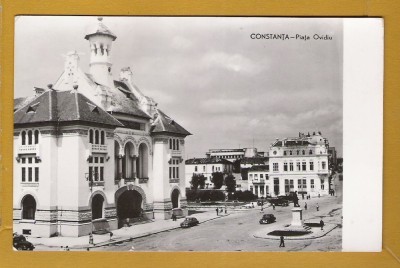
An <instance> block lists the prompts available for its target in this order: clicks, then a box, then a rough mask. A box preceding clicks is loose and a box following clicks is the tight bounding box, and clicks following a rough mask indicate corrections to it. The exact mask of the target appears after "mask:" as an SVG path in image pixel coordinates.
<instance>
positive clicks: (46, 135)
mask: <svg viewBox="0 0 400 268" xmlns="http://www.w3.org/2000/svg"><path fill="white" fill-rule="evenodd" d="M96 27H97V28H96V29H95V30H94V31H93V32H91V33H89V34H88V35H86V36H85V39H87V40H88V41H89V48H90V51H91V53H90V68H89V69H90V74H85V73H84V72H83V71H82V70H81V69H80V68H79V56H78V54H77V53H76V52H71V53H69V54H68V55H67V57H66V63H65V66H64V72H63V73H62V75H61V76H60V77H59V79H58V80H57V82H56V83H55V85H54V87H52V86H49V89H48V90H37V91H39V93H40V94H38V95H37V96H36V97H35V98H26V100H25V102H24V101H22V104H20V105H17V100H16V106H18V107H16V108H15V113H14V201H13V202H14V204H13V205H14V231H15V232H18V233H24V234H27V235H32V236H40V237H49V236H54V235H60V236H82V235H87V234H89V233H91V232H92V231H100V230H114V229H117V228H119V227H121V226H123V224H124V223H126V222H127V221H129V222H132V221H135V220H140V219H152V218H162V219H170V215H171V209H172V208H181V209H182V213H183V214H185V213H186V212H187V211H186V196H185V195H186V194H185V186H186V185H185V164H184V163H183V156H184V155H185V137H186V136H187V135H190V133H189V132H187V131H186V130H185V129H183V128H182V127H181V126H179V125H178V124H177V123H176V122H175V121H174V120H172V119H171V118H169V117H168V116H167V115H165V114H164V113H163V112H162V111H160V110H159V109H158V108H157V104H156V103H155V102H154V100H152V99H151V98H148V97H147V96H145V95H144V94H143V93H142V92H141V91H140V90H139V89H138V88H137V87H136V86H135V85H134V84H133V81H132V80H133V79H132V73H131V72H130V69H129V68H124V69H123V70H122V71H121V79H120V80H119V81H114V80H113V78H112V75H111V74H112V73H111V67H112V63H111V47H112V43H113V41H114V40H115V39H116V36H115V35H113V34H112V33H111V31H109V30H108V28H107V27H106V26H105V25H104V24H103V23H102V21H101V20H99V22H98V25H97V26H96ZM28 100H29V101H28ZM117 120H118V121H117Z"/></svg>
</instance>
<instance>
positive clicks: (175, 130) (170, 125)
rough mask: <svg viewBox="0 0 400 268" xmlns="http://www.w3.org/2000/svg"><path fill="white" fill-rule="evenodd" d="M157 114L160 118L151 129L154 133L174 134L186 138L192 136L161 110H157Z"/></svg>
mask: <svg viewBox="0 0 400 268" xmlns="http://www.w3.org/2000/svg"><path fill="white" fill-rule="evenodd" d="M157 112H158V116H157V118H156V119H155V121H154V123H153V125H152V127H151V132H152V133H172V134H179V135H184V136H188V135H192V134H191V133H190V132H188V131H187V130H186V129H184V128H183V127H182V126H181V125H179V124H178V123H177V122H175V120H173V119H172V118H170V117H169V116H168V115H166V114H165V113H163V112H162V111H161V110H157Z"/></svg>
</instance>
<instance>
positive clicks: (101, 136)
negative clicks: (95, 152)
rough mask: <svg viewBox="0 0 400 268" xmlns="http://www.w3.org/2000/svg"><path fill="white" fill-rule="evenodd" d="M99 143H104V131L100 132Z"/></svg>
mask: <svg viewBox="0 0 400 268" xmlns="http://www.w3.org/2000/svg"><path fill="white" fill-rule="evenodd" d="M100 144H103V145H104V131H101V132H100Z"/></svg>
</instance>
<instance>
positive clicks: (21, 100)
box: [14, 96, 35, 112]
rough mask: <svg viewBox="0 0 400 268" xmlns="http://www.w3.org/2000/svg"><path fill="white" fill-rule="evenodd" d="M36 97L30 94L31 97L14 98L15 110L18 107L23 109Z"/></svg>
mask: <svg viewBox="0 0 400 268" xmlns="http://www.w3.org/2000/svg"><path fill="white" fill-rule="evenodd" d="M34 98H35V96H29V97H21V98H16V99H14V112H15V111H16V110H18V109H21V108H22V107H23V106H25V105H26V104H27V103H29V102H30V101H32V100H33V99H34Z"/></svg>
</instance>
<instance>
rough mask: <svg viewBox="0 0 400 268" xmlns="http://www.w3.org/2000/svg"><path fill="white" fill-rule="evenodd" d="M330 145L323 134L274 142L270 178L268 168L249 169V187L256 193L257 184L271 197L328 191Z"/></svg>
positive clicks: (258, 187)
mask: <svg viewBox="0 0 400 268" xmlns="http://www.w3.org/2000/svg"><path fill="white" fill-rule="evenodd" d="M328 147H329V144H328V141H327V140H326V139H325V138H323V137H322V135H321V134H320V133H314V134H313V135H304V134H300V135H299V137H296V138H287V139H283V140H277V141H275V142H274V143H273V144H272V145H271V147H270V150H269V172H268V179H266V178H265V171H266V170H264V171H262V172H259V171H252V170H249V190H252V191H253V193H256V186H257V190H258V195H259V196H260V193H261V191H264V193H268V194H269V195H271V196H278V195H286V194H289V193H290V192H297V193H298V194H302V193H304V194H306V195H307V194H309V195H311V196H318V195H326V194H328V192H329V179H328V177H329V165H328ZM263 174H264V175H263ZM262 175H263V177H264V178H261V177H260V176H262ZM256 178H257V179H258V181H256ZM262 179H263V181H262ZM263 183H264V185H263ZM260 187H261V188H262V187H264V189H263V190H260Z"/></svg>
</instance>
